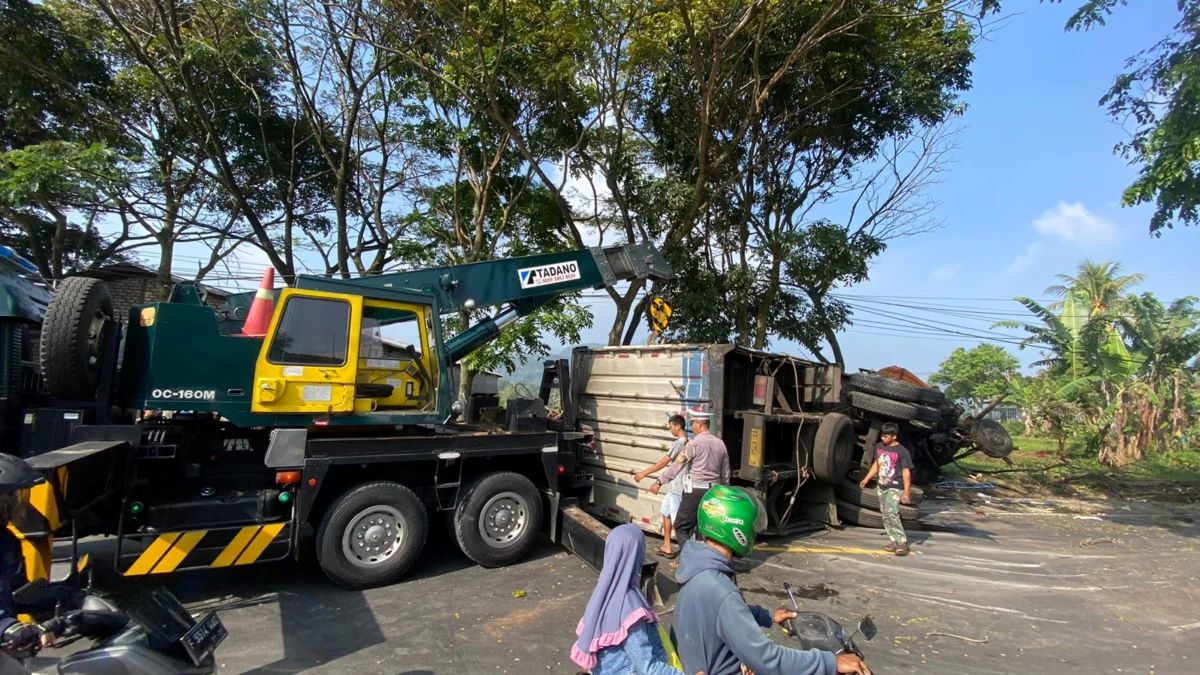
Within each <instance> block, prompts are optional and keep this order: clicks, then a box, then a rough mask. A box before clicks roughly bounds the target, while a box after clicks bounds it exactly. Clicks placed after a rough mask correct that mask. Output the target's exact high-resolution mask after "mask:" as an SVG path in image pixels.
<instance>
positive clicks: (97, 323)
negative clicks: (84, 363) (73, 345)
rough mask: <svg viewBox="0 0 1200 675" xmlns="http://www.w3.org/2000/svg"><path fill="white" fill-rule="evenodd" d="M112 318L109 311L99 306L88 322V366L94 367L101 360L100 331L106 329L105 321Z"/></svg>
mask: <svg viewBox="0 0 1200 675" xmlns="http://www.w3.org/2000/svg"><path fill="white" fill-rule="evenodd" d="M111 318H112V317H111V316H109V313H108V312H105V311H104V309H103V308H99V309H97V310H96V311H95V312H93V314H92V320H91V321H90V322H89V323H88V366H90V367H92V368H94V367H96V365H97V364H98V363H99V362H100V332H101V331H103V330H104V322H105V321H107V320H109V319H111Z"/></svg>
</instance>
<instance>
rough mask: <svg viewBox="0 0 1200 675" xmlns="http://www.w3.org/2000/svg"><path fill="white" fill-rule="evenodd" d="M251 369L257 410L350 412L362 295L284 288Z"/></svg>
mask: <svg viewBox="0 0 1200 675" xmlns="http://www.w3.org/2000/svg"><path fill="white" fill-rule="evenodd" d="M279 305H280V306H279V309H278V310H277V311H276V312H275V315H274V316H273V317H271V326H270V328H269V329H268V331H267V337H266V339H265V340H263V346H262V351H261V352H259V355H258V363H257V365H256V367H255V372H254V394H253V400H252V403H251V410H252V411H254V412H256V413H278V414H289V413H291V414H295V413H302V414H330V413H350V412H353V411H354V387H355V378H356V376H357V371H358V350H359V325H360V324H361V323H362V313H363V299H362V297H361V296H356V295H345V294H341V293H327V292H323V291H312V290H303V289H295V288H285V289H283V291H282V292H281V294H280V299H279Z"/></svg>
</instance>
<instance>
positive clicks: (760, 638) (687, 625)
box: [674, 486, 871, 675]
mask: <svg viewBox="0 0 1200 675" xmlns="http://www.w3.org/2000/svg"><path fill="white" fill-rule="evenodd" d="M757 515H758V508H757V507H756V506H755V504H754V502H753V501H752V500H751V499H750V497H749V496H748V495H746V494H745V493H744V492H742V491H741V490H739V489H737V488H731V487H726V486H715V487H713V488H712V489H710V490H709V491H708V492H707V493H706V494H705V495H704V499H703V500H702V501H701V503H700V509H699V513H698V523H697V532H699V534H700V535H701V537H702V541H699V542H696V541H690V542H686V543H685V544H684V545H683V555H682V557H681V559H680V560H681V562H680V564H679V572H678V573H677V578H678V579H679V582H680V583H682V584H683V590H681V591H680V592H679V605H678V606H677V607H676V609H675V622H674V623H675V626H674V627H675V637H676V646H677V648H678V651H679V658H680V660H681V661H683V672H685V673H700V672H703V673H705V675H739V674H740V673H741V670H742V666H743V665H744V666H746V667H747V668H748V669H750V670H751V671H753V672H754V673H755V674H756V675H834V674H835V673H858V674H860V675H871V669H870V668H868V667H867V664H866V663H864V662H863V660H862V659H860V658H859V657H858V656H857V655H855V654H837V655H835V654H833V653H832V652H826V651H820V650H816V649H810V650H800V649H789V648H787V647H782V646H780V645H777V644H775V643H774V642H772V641H771V640H770V639H769V638H768V637H767V636H766V635H765V634H764V633H763V628H769V627H770V626H771V624H772V623H781V622H783V621H785V620H787V619H790V618H793V617H795V616H796V613H795V612H793V611H791V610H788V609H783V608H780V609H777V610H775V612H774V613H771V612H769V611H768V610H766V609H763V608H762V607H752V606H750V605H748V604H746V599H745V598H744V597H742V593H741V591H739V590H738V588H737V585H736V584H735V583H734V579H733V557H734V556H735V555H736V556H738V557H744V556H746V555H748V554H749V553H750V551H751V550H752V549H753V548H754V520H755V517H756V516H757Z"/></svg>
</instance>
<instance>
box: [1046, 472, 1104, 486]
mask: <svg viewBox="0 0 1200 675" xmlns="http://www.w3.org/2000/svg"><path fill="white" fill-rule="evenodd" d="M1079 478H1101V479H1104V480H1111V479H1112V476H1110V475H1108V474H1103V473H1096V472H1095V471H1084V472H1082V473H1073V474H1071V475H1069V476H1063V477H1062V478H1059V479H1058V480H1056V481H1054V482H1055V483H1069V482H1071V481H1073V480H1077V479H1079Z"/></svg>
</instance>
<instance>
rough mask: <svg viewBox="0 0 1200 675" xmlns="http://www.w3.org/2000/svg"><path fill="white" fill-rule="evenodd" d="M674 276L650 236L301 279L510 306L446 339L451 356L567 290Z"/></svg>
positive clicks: (466, 305) (366, 291) (307, 283)
mask: <svg viewBox="0 0 1200 675" xmlns="http://www.w3.org/2000/svg"><path fill="white" fill-rule="evenodd" d="M672 278H674V272H673V271H672V270H671V266H670V264H669V263H667V261H666V259H665V258H663V256H662V254H661V253H660V252H659V251H658V249H656V248H654V246H652V245H650V244H648V243H636V244H624V245H619V246H607V247H603V248H600V247H597V248H587V249H576V250H572V251H562V252H559V253H543V254H539V255H531V256H524V257H520V258H506V259H502V260H487V261H483V262H477V263H469V264H466V265H454V266H450V267H435V268H431V269H424V270H414V271H409V272H396V273H392V274H380V275H376V276H369V277H360V278H358V279H327V278H324V277H312V276H301V277H300V278H299V279H298V280H297V282H296V286H297V288H307V289H312V290H323V291H333V292H338V293H355V294H359V295H363V296H364V297H378V298H381V299H388V298H389V297H392V296H394V295H396V294H402V293H406V292H408V293H411V292H413V291H416V292H426V293H432V294H433V295H435V296H436V297H437V298H438V301H439V306H440V307H441V309H442V311H445V312H449V311H458V310H471V309H475V308H479V307H490V306H504V307H503V309H501V311H500V312H499V313H497V314H496V316H494V317H491V318H488V319H484V320H483V321H481V322H479V323H477V324H475V325H473V326H471V327H470V328H468V329H467V330H465V331H463V332H461V333H459V334H458V335H455V336H454V337H452V338H450V339H449V340H447V341H446V349H447V355H448V356H449V358H450V359H451V361H456V360H458V359H460V358H462V357H463V356H466V355H467V354H470V353H471V352H472V351H474V350H475V349H477V348H478V347H480V346H482V345H483V344H486V343H487V342H488V341H490V340H492V339H494V338H495V337H496V336H497V335H499V333H500V330H501V329H502V328H503V327H504V326H505V325H507V324H509V323H511V322H512V321H515V320H516V319H518V318H520V317H522V316H525V315H527V314H529V313H530V312H533V311H534V310H536V309H538V308H539V307H542V306H543V305H545V304H546V303H548V302H550V301H551V300H553V299H554V298H556V297H558V296H560V295H563V294H564V293H570V292H572V291H578V290H581V289H586V288H605V287H609V286H613V285H615V284H616V283H617V282H620V281H632V280H638V279H650V280H656V281H666V280H670V279H672Z"/></svg>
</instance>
